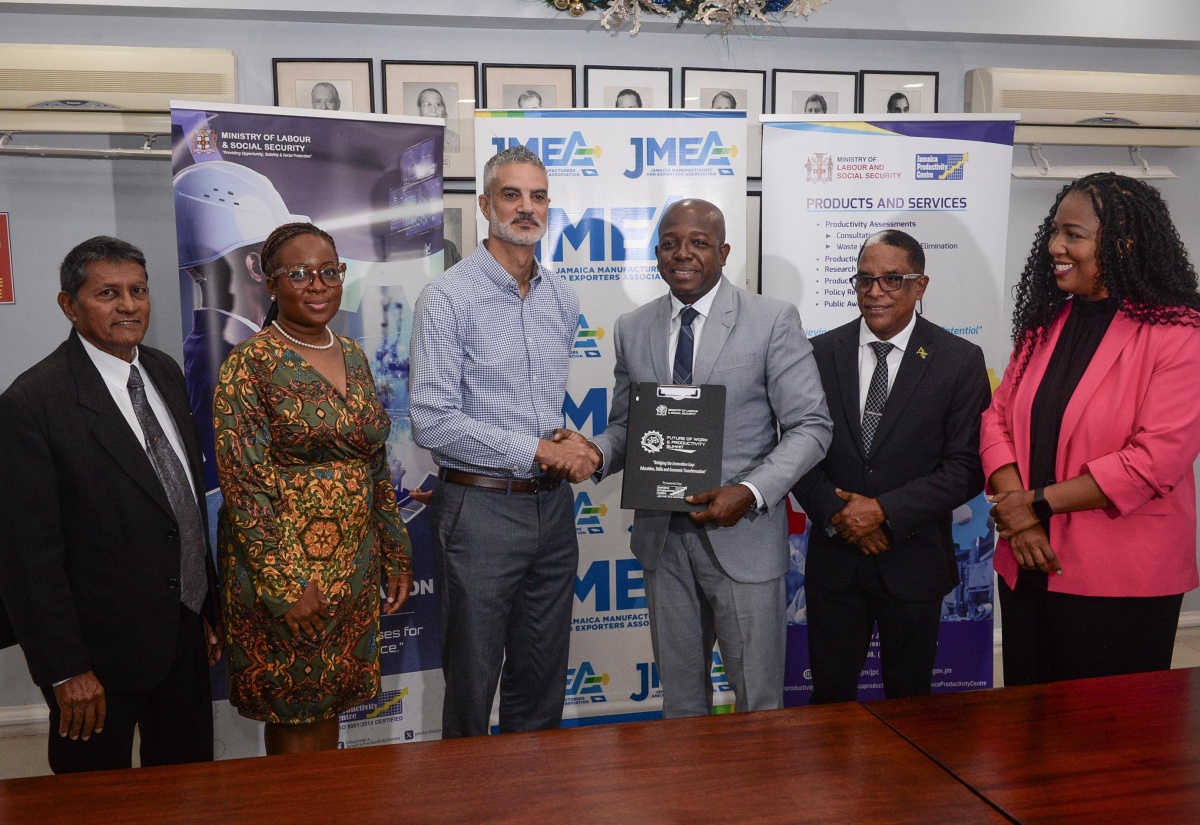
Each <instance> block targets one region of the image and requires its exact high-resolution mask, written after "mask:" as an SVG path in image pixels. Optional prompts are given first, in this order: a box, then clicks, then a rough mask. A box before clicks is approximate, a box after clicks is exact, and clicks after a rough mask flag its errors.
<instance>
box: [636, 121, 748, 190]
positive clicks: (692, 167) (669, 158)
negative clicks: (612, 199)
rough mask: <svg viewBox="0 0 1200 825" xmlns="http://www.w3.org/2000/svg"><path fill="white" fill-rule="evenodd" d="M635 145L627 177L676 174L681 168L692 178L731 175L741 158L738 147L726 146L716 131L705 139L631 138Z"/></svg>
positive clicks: (700, 137) (705, 136)
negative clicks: (738, 157) (736, 161)
mask: <svg viewBox="0 0 1200 825" xmlns="http://www.w3.org/2000/svg"><path fill="white" fill-rule="evenodd" d="M629 143H630V144H631V145H632V146H633V168H632V169H626V170H625V177H627V178H640V177H641V176H642V175H673V174H676V173H677V172H678V171H679V170H681V169H686V170H688V175H689V176H692V177H696V176H704V175H709V176H713V177H716V176H718V175H732V174H733V162H732V160H731V159H732V158H736V157H737V156H738V148H737V147H736V146H726V145H725V143H724V141H722V140H721V135H720V134H719V133H718V132H716V131H715V130H714V131H711V132H709V133H708V134H707V135H704V136H696V137H669V138H663V139H662V140H659V139H658V138H654V137H644V138H640V137H635V138H630V139H629Z"/></svg>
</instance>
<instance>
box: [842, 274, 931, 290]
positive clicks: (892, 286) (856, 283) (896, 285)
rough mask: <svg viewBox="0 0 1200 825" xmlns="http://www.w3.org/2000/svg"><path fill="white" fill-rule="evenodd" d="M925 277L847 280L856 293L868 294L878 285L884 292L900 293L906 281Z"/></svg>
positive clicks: (868, 277) (883, 277) (861, 276)
mask: <svg viewBox="0 0 1200 825" xmlns="http://www.w3.org/2000/svg"><path fill="white" fill-rule="evenodd" d="M921 277H924V276H922V275H919V274H918V275H876V276H874V277H872V276H870V275H851V276H850V277H849V278H847V279H846V282H847V283H849V284H850V286H852V287H854V291H855V292H862V293H863V294H866V293H868V292H870V291H871V287H872V286H874V285H875V284H876V283H878V284H879V288H880V289H882V290H883V291H884V292H898V291H899V290H900V287H902V286H904V282H905V281H915V280H916V279H917V278H921Z"/></svg>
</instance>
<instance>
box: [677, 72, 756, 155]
mask: <svg viewBox="0 0 1200 825" xmlns="http://www.w3.org/2000/svg"><path fill="white" fill-rule="evenodd" d="M766 93H767V73H766V72H764V71H738V70H734V69H688V68H685V69H684V70H683V108H685V109H737V110H741V111H744V112H746V119H747V124H746V133H747V140H748V141H749V143H750V145H749V146H748V147H746V148H747V151H748V153H749V154H748V155H747V159H746V175H747V176H748V177H751V178H761V177H762V123H760V122H759V120H758V116H759V115H761V114H763V112H764V109H763V103H764V99H765V98H766Z"/></svg>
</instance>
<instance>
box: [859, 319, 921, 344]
mask: <svg viewBox="0 0 1200 825" xmlns="http://www.w3.org/2000/svg"><path fill="white" fill-rule="evenodd" d="M916 326H917V313H915V312H914V313H913V314H912V317H911V318H909V319H908V325H907V326H905V327H904V329H902V330H900V331H899V332H897V333H896V334H895V335H893V336H892V337H891V338H889V339H888V340H887V342H888V343H889V344H891V345H892V346H894V347H895V348H896V349H898V350H900V351H901V352H904V351H905V350H906V349H907V348H908V339H910V338H912V334H913V329H914V328H915V327H916ZM879 340H880V339H879V338H878V337H876V335H875V333H873V332H871V328H870V327H868V326H867V322H866V320H860V321H859V325H858V345H859V346H860V347H865V346H866V345H867V344H869V343H871V342H872V341H879Z"/></svg>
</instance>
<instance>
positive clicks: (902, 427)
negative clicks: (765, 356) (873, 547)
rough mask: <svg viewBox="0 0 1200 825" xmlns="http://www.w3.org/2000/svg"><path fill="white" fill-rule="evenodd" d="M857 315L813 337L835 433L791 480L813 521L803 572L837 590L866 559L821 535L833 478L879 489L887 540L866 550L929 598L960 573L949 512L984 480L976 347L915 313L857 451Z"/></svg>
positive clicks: (911, 590)
mask: <svg viewBox="0 0 1200 825" xmlns="http://www.w3.org/2000/svg"><path fill="white" fill-rule="evenodd" d="M859 324H860V319H855V320H854V321H852V322H851V323H849V324H846V325H845V326H841V327H838V328H837V329H834V330H830V331H829V332H827V333H825V334H824V335H819V336H817V337H816V338H814V339H813V341H812V344H813V351H814V354H815V356H816V359H817V368H818V369H819V370H820V372H821V381H822V383H823V384H824V386H825V395H826V399H827V400H828V403H829V414H830V416H832V418H833V443H832V444H831V445H830V447H829V452H828V453H826V455H825V458H824V460H822V461H821V463H820V464H819V465H817V467H816V468H814V469H813V470H812V471H811V472H809V473H808V474H807V475H805V476H804V477H803V478H801V479H800V481H798V482H797V483H796V486H795V487H794V488H793V490H792V492H793V493H794V494H795V496H796V500H797V501H799V502H800V505H801V506H802V507H803V508H804V511H805V512H806V513H807V514H808V516H809V518H810V519H812V522H813V527H812V532H811V534H810V536H809V540H808V559H807V561H806V563H805V580H806V581H812V582H819V583H820V584H821V586H822V587H826V588H829V589H833V590H839V589H842V588H844V587H846V586H847V585H849V583H850V580H851V577H852V576H853V574H854V570H855V567H856V565H858V564H859V563H861V561H860V560H862V559H864V558H865V557H864V556H863V554H862V552H861V551H860V550H859V549H858V548H857V547H855V546H853V545H851V544H849V543H847V542H845V541H843V540H842V538H841V537H840V536H838V535H836V534H835V535H834V536H832V537H830V536H828V535H827V534H826V527H828V526H829V524H830V520H831V519H832V518H833V516H834V514H835V513H837V512H838V511H839V510H840V509H842V507H843V506H844V505H845V502H844V501H842V500H841V499H840V498H838V497H837V495H836V494H835V492H834V489H835V488H840V489H842V490H845V491H848V492H853V493H859V494H861V495H864V496H870V497H873V498H876V499H878V500H879V503H880V505H881V506H882V507H883V509H884V512H885V513H886V514H887V518H888V522H887V523H888V526H889V527H890V530H891V533H892V536H893V545H894V546H893V547H892V549H891V550H889V551H887V552H885V553H882V554H880V555H879V556H877V557H875V558H877V559H878V563H879V572H880V575H881V576H882V578H883V581H884V584H885V585H886V586H887V588H888V591H889V592H890V593H891V594H892V595H893V596H895V597H896V598H898V599H901V600H904V601H916V600H924V599H936V598H939V597H941V596H944V595H945V594H946V593H948V592H949V591H950V589H951V588H952V587H954V585H956V584H957V583H958V567H957V565H956V564H955V559H954V542H953V539H952V536H951V525H950V514H951V512H952V511H953V510H954V508H955V507H958V506H960V505H962V504H965V503H966V502H967V501H969V500H970V499H971V498H973V497H974V496H976V495H978V494H979V492H980V491H981V490H982V489H983V467H982V465H981V464H980V460H979V422H980V416H981V415H982V414H983V411H984V409H986V408H987V405H988V402H989V401H990V400H991V387H990V385H989V383H988V376H987V368H986V366H985V365H984V360H983V351H982V350H981V349H980V348H979V347H977V346H975V345H974V344H972V343H969V342H967V341H964V340H963V339H961V338H959V337H957V336H955V335H951V334H950V333H948V332H946V331H945V330H943V329H942V328H941V327H938V326H935V325H934V324H931V323H930V322H929V321H926V320H925V319H924V318H921V317H920V316H918V317H917V323H916V327H915V328H914V329H913V334H912V337H911V338H910V339H909V345H908V347H907V348H906V350H905V352H904V357H903V359H902V360H901V362H900V369H899V371H898V372H897V373H896V381H895V383H894V384H893V385H892V391H891V393H890V394H889V395H888V399H887V404H886V405H885V406H884V408H883V418H882V419H881V420H880V424H879V429H878V430H877V431H876V433H875V438H874V439H873V440H872V444H871V452H870V454H869V455H867V454H864V452H863V446H862V420H861V417H860V415H859V388H858V335H859ZM922 353H923V354H922Z"/></svg>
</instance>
